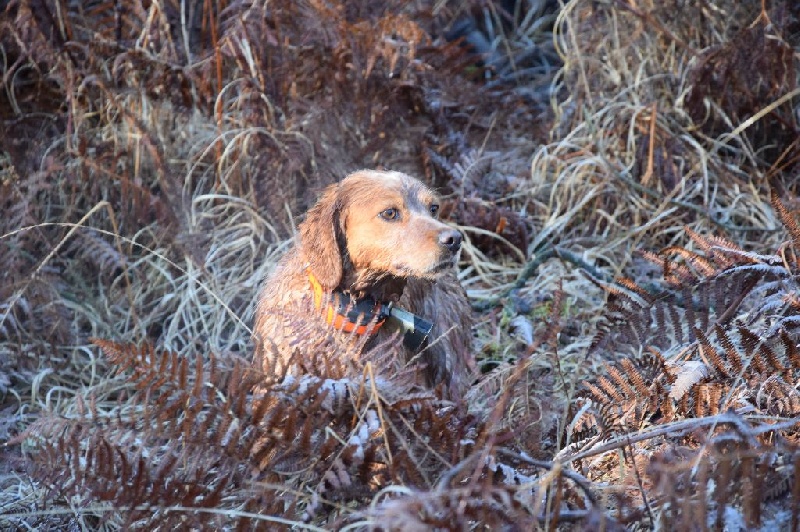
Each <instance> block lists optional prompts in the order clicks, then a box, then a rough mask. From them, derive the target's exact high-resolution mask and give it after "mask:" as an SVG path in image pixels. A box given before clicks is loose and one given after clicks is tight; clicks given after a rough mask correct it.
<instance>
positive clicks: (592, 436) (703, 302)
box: [562, 194, 800, 528]
mask: <svg viewBox="0 0 800 532" xmlns="http://www.w3.org/2000/svg"><path fill="white" fill-rule="evenodd" d="M772 201H773V206H774V209H775V211H776V213H777V214H778V218H779V219H780V220H781V221H782V222H783V224H784V225H785V226H786V229H787V231H788V233H789V236H790V238H791V240H790V241H789V242H786V243H785V244H784V245H783V246H781V248H780V249H779V250H777V251H776V252H775V253H774V254H766V255H763V254H756V253H752V252H748V251H745V250H743V249H740V248H739V247H737V246H735V245H733V244H732V243H730V242H728V241H726V240H724V239H721V238H715V237H703V236H700V235H698V234H696V233H693V232H692V231H689V230H687V234H688V236H689V238H690V239H691V241H692V243H693V245H694V246H693V247H694V249H689V248H680V247H670V248H667V249H665V250H663V251H662V252H661V253H658V254H652V253H646V254H645V256H646V257H647V258H648V259H650V260H652V261H654V262H656V263H657V264H659V265H660V266H661V268H662V271H663V274H664V288H663V289H662V290H660V291H659V292H657V293H654V292H653V291H652V290H651V289H646V288H645V287H642V286H640V285H637V284H636V283H634V282H633V281H630V280H627V279H620V280H619V281H618V282H617V283H615V284H614V285H610V286H604V288H605V289H606V291H607V293H608V294H609V296H608V298H609V299H608V306H607V308H608V314H607V319H606V323H605V325H604V326H603V327H602V328H601V330H600V332H599V333H598V334H597V336H596V338H595V341H594V342H593V344H592V348H591V350H590V354H593V355H596V354H598V353H601V352H602V353H605V355H607V357H606V358H607V359H608V358H612V359H613V358H616V360H617V362H614V363H607V364H606V368H605V374H602V375H600V376H598V377H596V378H595V379H593V380H592V381H590V382H587V383H585V385H584V387H583V390H582V391H581V392H580V394H579V395H580V397H579V399H578V401H577V403H576V405H575V418H574V420H573V422H572V424H571V428H572V434H571V437H572V439H573V441H574V442H575V443H573V445H572V446H570V447H569V448H568V449H566V450H565V451H566V452H563V453H562V455H563V456H565V457H566V456H573V457H575V456H578V457H581V456H583V457H585V456H590V455H592V454H594V452H593V451H592V449H600V450H602V449H607V448H608V446H609V443H613V442H618V447H621V448H623V449H625V454H626V456H627V453H628V452H631V453H634V454H639V455H645V456H649V457H650V460H649V465H648V466H647V467H640V466H639V465H638V464H637V465H636V466H635V469H637V471H638V472H639V473H640V474H642V475H643V477H644V481H646V483H647V485H648V488H647V489H645V488H644V483H641V484H640V490H642V494H643V495H642V501H643V502H644V504H646V505H647V507H648V508H649V509H650V514H649V518H650V519H651V520H653V523H654V524H655V523H659V524H661V525H663V526H667V527H668V528H670V527H679V528H680V527H683V526H688V527H690V528H691V526H692V523H695V522H696V521H697V520H698V519H700V520H701V521H702V522H703V523H707V526H709V527H713V526H717V527H719V526H723V525H724V526H733V523H734V522H736V523H741V524H742V526H745V527H754V526H761V524H762V523H763V515H764V513H765V512H768V511H769V508H770V504H771V503H772V501H774V500H775V498H776V497H782V496H786V497H788V496H791V497H793V501H794V502H793V504H792V508H793V510H792V511H793V522H794V523H795V525H794V526H797V518H798V503H800V493H798V492H797V490H796V489H795V488H794V486H795V485H796V484H797V483H798V481H799V480H798V479H800V475H798V473H797V471H796V468H795V464H796V463H797V444H798V437H800V421H798V415H800V393H798V391H797V387H798V385H799V384H800V358H799V357H798V342H800V337H798V328H797V325H798V320H800V307H798V305H797V292H798V289H799V288H800V286H798V281H797V279H798V274H800V263H798V261H797V250H800V231H798V226H797V223H796V221H795V219H794V218H793V217H792V216H791V214H790V213H789V212H788V210H787V209H786V208H785V206H784V205H783V204H782V203H781V201H780V199H779V198H778V197H777V195H775V194H773V197H772ZM731 416H732V417H731ZM709 421H711V423H710V424H709V423H708V422H709ZM673 429H674V430H673ZM648 433H651V434H652V436H646V435H647V434H648ZM632 439H634V440H635V441H636V442H641V443H638V444H634V442H632ZM575 451H577V452H575ZM631 465H633V464H631ZM645 493H647V495H644V494H645ZM712 493H713V496H712ZM648 499H650V500H648ZM726 519H727V521H726Z"/></svg>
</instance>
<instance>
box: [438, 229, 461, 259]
mask: <svg viewBox="0 0 800 532" xmlns="http://www.w3.org/2000/svg"><path fill="white" fill-rule="evenodd" d="M461 240H462V236H461V233H459V232H458V231H456V230H455V229H447V230H446V231H442V232H441V233H439V243H440V244H441V245H443V246H444V247H446V248H447V249H449V250H450V251H451V252H453V253H455V252H456V251H458V250H459V249H460V248H461Z"/></svg>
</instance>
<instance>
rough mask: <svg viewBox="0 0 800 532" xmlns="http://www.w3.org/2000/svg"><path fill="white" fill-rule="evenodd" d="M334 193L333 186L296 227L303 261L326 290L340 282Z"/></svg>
mask: <svg viewBox="0 0 800 532" xmlns="http://www.w3.org/2000/svg"><path fill="white" fill-rule="evenodd" d="M338 190H339V186H338V185H336V184H334V185H330V186H329V187H328V188H326V189H325V192H324V193H323V194H322V198H320V200H319V201H318V202H317V204H316V205H314V206H313V207H311V209H309V211H308V214H307V215H306V219H305V221H303V222H302V223H301V224H300V226H299V229H300V246H301V248H302V253H303V257H304V258H305V260H306V261H307V262H308V265H309V268H310V270H311V273H312V274H314V277H316V278H317V280H318V281H319V283H320V284H321V285H322V286H323V287H324V288H326V289H328V290H332V289H334V288H336V287H337V286H338V285H339V283H340V282H341V281H342V250H341V248H340V245H339V238H338V233H339V214H340V205H339V198H338Z"/></svg>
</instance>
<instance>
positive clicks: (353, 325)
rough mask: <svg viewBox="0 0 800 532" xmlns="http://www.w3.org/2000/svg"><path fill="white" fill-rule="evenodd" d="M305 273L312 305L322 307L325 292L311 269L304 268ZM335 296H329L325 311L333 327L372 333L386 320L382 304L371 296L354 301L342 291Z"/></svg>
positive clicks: (349, 331)
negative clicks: (311, 293)
mask: <svg viewBox="0 0 800 532" xmlns="http://www.w3.org/2000/svg"><path fill="white" fill-rule="evenodd" d="M306 273H308V281H309V283H310V284H311V289H312V291H313V292H314V306H315V307H316V308H317V309H319V308H321V307H322V302H323V297H324V295H325V292H324V291H323V289H322V285H321V284H319V281H318V280H317V278H316V277H314V274H312V273H311V270H310V269H308V268H306ZM335 296H336V297H331V298H329V301H328V308H327V311H326V312H325V319H326V321H327V322H328V324H329V325H330V326H331V327H333V328H334V329H337V330H340V331H344V332H347V333H351V332H355V333H356V334H360V335H363V334H374V333H375V332H377V331H378V329H380V328H381V325H383V323H384V322H385V321H386V316H387V313H386V311H385V310H384V305H381V304H380V303H379V302H378V301H375V300H374V299H372V298H367V299H362V300H360V301H356V300H353V299H351V298H350V296H348V295H347V294H345V293H342V292H339V293H338V294H335ZM376 318H377V320H376Z"/></svg>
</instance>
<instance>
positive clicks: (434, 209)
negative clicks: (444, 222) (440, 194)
mask: <svg viewBox="0 0 800 532" xmlns="http://www.w3.org/2000/svg"><path fill="white" fill-rule="evenodd" d="M430 210H431V216H436V215H437V214H439V206H438V205H437V204H435V203H434V204H433V205H431V206H430Z"/></svg>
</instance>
